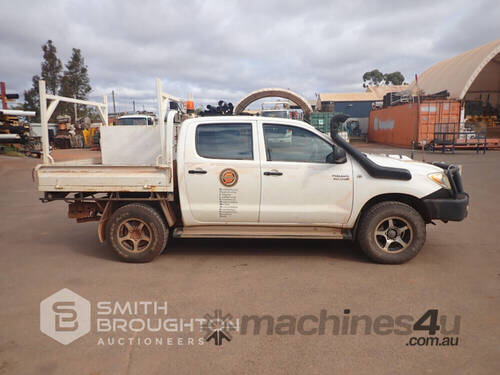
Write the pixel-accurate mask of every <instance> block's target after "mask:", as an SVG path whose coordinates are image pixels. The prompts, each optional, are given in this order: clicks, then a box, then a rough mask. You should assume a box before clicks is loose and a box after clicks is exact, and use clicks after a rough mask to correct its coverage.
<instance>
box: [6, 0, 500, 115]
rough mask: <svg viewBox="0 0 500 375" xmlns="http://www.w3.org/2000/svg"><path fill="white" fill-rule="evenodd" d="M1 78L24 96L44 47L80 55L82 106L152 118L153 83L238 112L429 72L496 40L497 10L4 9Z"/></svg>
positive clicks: (297, 4)
mask: <svg viewBox="0 0 500 375" xmlns="http://www.w3.org/2000/svg"><path fill="white" fill-rule="evenodd" d="M2 15H3V17H2V22H1V23H0V41H1V44H0V45H1V46H2V47H1V48H2V53H1V54H0V77H1V78H2V80H4V81H6V83H7V86H8V88H9V91H11V92H18V93H20V94H22V92H23V91H24V90H25V89H28V88H29V87H30V85H31V77H32V76H33V75H34V74H38V73H39V72H40V62H41V54H42V53H41V48H40V47H41V45H42V44H43V43H45V42H46V41H47V40H48V39H52V40H53V41H54V43H55V45H56V47H57V49H58V55H59V57H60V58H61V60H62V61H63V63H64V62H66V61H67V59H68V58H69V56H70V54H71V48H73V47H75V48H80V49H81V50H82V53H83V55H84V57H85V61H86V63H87V65H88V68H89V74H90V79H91V85H92V87H93V91H92V94H91V97H92V99H98V98H99V97H100V96H102V95H105V94H107V95H109V94H110V93H111V91H112V90H114V91H115V96H116V99H117V102H118V109H120V110H126V109H131V106H132V104H131V103H132V100H135V102H136V107H137V108H142V106H143V105H144V106H145V107H146V108H149V109H153V108H154V97H155V95H154V78H155V77H162V78H163V85H164V88H165V90H166V91H168V92H170V93H172V94H174V95H176V96H180V97H187V96H188V94H189V93H193V96H194V99H195V102H196V103H197V104H208V103H212V104H214V103H215V102H216V101H218V100H219V99H224V100H227V101H232V102H233V103H234V102H236V101H238V100H239V99H240V98H241V97H242V96H243V95H245V94H246V93H248V92H250V91H253V90H256V89H259V88H262V87H276V86H277V87H284V88H290V89H292V90H295V91H297V92H299V93H301V94H303V95H305V96H306V97H308V98H314V93H316V92H342V91H361V90H362V87H361V76H362V75H363V73H364V72H365V71H368V70H372V69H375V68H378V69H380V70H382V71H384V72H390V71H395V70H399V71H401V72H402V73H403V74H404V75H405V77H406V79H407V81H411V80H412V77H413V76H414V74H415V73H420V72H422V71H423V70H425V69H426V68H427V67H429V66H430V65H432V64H434V63H436V62H438V61H440V60H442V59H444V58H448V57H451V56H453V55H456V54H458V53H460V52H462V51H464V50H467V49H470V48H473V47H475V46H478V45H481V44H483V43H486V42H489V41H491V40H494V39H496V38H498V36H499V35H500V23H499V22H498V19H500V7H498V5H497V3H496V1H493V0H492V1H486V0H485V1H476V2H473V3H471V2H466V1H462V0H458V1H452V2H437V1H427V0H425V1H418V2H415V1H403V0H401V1H380V2H366V1H349V2H339V1H327V0H325V1H323V0H318V1H311V2H304V1H295V0H288V1H269V0H268V1H263V0H255V1H224V2H223V1H182V2H176V1H161V2H158V1H149V0H143V1H141V2H137V1H95V0H90V1H89V0H87V1H71V2H68V1H62V0H61V1H57V0H47V1H43V2H40V1H16V2H4V4H3V5H2Z"/></svg>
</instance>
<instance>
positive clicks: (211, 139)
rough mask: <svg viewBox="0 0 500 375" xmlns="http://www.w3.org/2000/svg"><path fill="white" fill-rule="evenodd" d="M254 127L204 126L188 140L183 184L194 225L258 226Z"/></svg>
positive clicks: (199, 126)
mask: <svg viewBox="0 0 500 375" xmlns="http://www.w3.org/2000/svg"><path fill="white" fill-rule="evenodd" d="M256 133H257V132H256V123H255V122H254V121H249V122H247V123H231V122H219V123H211V122H207V123H202V124H198V125H197V126H196V127H194V128H193V129H192V133H191V134H189V135H188V137H189V138H190V141H189V142H187V145H189V146H187V147H186V148H185V150H184V152H185V154H184V160H185V162H184V178H185V186H186V193H187V199H188V202H189V206H190V212H191V215H192V217H193V221H194V223H203V224H210V223H232V224H235V223H256V222H258V220H259V205H260V162H259V156H258V147H257V135H256Z"/></svg>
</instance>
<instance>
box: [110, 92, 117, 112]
mask: <svg viewBox="0 0 500 375" xmlns="http://www.w3.org/2000/svg"><path fill="white" fill-rule="evenodd" d="M111 96H112V97H113V113H114V114H116V104H115V90H113V91H111Z"/></svg>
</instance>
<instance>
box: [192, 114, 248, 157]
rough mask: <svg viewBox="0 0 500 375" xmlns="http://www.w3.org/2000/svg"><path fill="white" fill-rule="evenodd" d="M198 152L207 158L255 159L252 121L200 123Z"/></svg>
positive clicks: (196, 139) (197, 140)
mask: <svg viewBox="0 0 500 375" xmlns="http://www.w3.org/2000/svg"><path fill="white" fill-rule="evenodd" d="M195 143H196V152H197V153H198V155H199V156H201V157H203V158H207V159H232V160H253V158H254V154H253V133H252V124H251V123H221V124H217V123H214V124H199V125H198V126H197V127H196V135H195Z"/></svg>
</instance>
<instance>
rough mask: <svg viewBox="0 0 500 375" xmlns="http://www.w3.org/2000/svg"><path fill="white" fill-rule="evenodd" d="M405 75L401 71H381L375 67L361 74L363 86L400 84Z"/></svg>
mask: <svg viewBox="0 0 500 375" xmlns="http://www.w3.org/2000/svg"><path fill="white" fill-rule="evenodd" d="M404 81H405V77H404V76H403V75H402V74H401V72H392V73H386V74H384V73H382V72H381V71H380V70H378V69H375V70H372V71H370V72H366V73H365V74H363V87H368V86H379V85H381V84H385V85H402V84H403V83H404Z"/></svg>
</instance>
